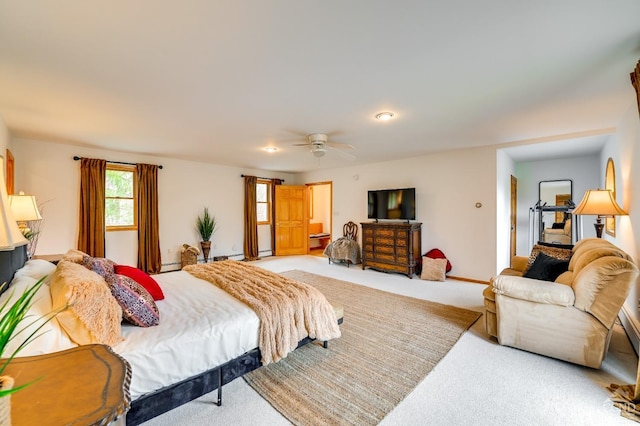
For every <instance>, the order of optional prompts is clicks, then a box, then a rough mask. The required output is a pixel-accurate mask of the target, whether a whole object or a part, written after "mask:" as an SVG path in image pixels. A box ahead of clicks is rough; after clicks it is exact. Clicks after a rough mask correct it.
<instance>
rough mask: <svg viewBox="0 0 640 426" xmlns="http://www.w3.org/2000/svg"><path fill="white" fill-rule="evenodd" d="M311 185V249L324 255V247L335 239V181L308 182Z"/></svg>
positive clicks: (311, 251) (316, 253)
mask: <svg viewBox="0 0 640 426" xmlns="http://www.w3.org/2000/svg"><path fill="white" fill-rule="evenodd" d="M307 186H308V187H309V209H308V211H309V230H310V231H309V234H310V235H309V251H308V253H309V254H311V255H316V256H323V252H324V248H325V247H326V246H327V244H329V243H330V242H331V241H333V235H332V229H333V215H332V212H333V183H332V182H314V183H308V184H307Z"/></svg>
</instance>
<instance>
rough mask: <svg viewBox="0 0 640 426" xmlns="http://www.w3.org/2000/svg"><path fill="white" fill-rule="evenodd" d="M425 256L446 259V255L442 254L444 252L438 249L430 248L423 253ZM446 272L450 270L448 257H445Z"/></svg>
mask: <svg viewBox="0 0 640 426" xmlns="http://www.w3.org/2000/svg"><path fill="white" fill-rule="evenodd" d="M424 255H425V256H426V257H429V258H431V259H447V256H445V255H444V253H443V252H442V251H441V250H440V249H437V248H435V249H431V250H429V251H428V252H426V253H425V254H424ZM446 271H447V272H449V271H451V262H449V259H447V269H446Z"/></svg>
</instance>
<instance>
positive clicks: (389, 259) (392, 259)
mask: <svg viewBox="0 0 640 426" xmlns="http://www.w3.org/2000/svg"><path fill="white" fill-rule="evenodd" d="M374 259H375V260H386V261H387V262H395V261H396V256H395V255H394V254H393V253H380V252H379V251H378V252H376V254H375V257H374Z"/></svg>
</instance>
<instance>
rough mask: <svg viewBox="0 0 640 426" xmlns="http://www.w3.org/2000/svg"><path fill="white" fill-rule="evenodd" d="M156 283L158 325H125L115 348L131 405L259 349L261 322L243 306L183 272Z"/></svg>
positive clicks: (157, 277)
mask: <svg viewBox="0 0 640 426" xmlns="http://www.w3.org/2000/svg"><path fill="white" fill-rule="evenodd" d="M154 278H155V280H156V281H157V282H158V283H159V284H160V287H161V288H162V291H163V292H164V295H165V298H164V300H159V301H157V302H156V303H157V305H158V309H159V310H160V324H159V325H158V326H155V327H150V328H140V327H136V326H133V325H128V324H126V323H123V325H122V335H123V337H124V339H125V340H124V341H123V342H121V343H119V344H117V345H116V346H114V347H113V349H114V351H115V352H116V353H118V354H120V355H121V356H123V357H124V358H125V359H126V360H127V361H129V363H130V364H131V368H132V372H133V374H132V379H131V387H130V392H131V398H132V399H133V400H135V399H137V398H139V397H140V396H142V395H144V394H146V393H149V392H153V391H155V390H158V389H161V388H163V387H165V386H168V385H171V384H173V383H176V382H179V381H181V380H184V379H187V378H189V377H191V376H194V375H196V374H199V373H202V372H204V371H206V370H209V369H211V368H214V367H216V366H218V365H221V364H224V363H225V362H227V361H230V360H231V359H233V358H236V357H238V356H240V355H242V354H243V353H245V352H247V351H249V350H251V349H254V348H256V347H258V329H259V326H260V321H259V320H258V317H257V315H256V314H255V312H254V311H253V310H251V309H250V308H249V307H248V306H247V305H245V304H244V303H242V302H240V301H238V300H236V299H235V298H233V297H232V296H230V295H229V294H227V293H226V292H224V291H223V290H220V289H219V288H218V287H216V286H214V285H213V284H210V283H208V282H206V281H203V280H200V279H198V278H195V277H193V276H192V275H191V274H189V273H187V272H183V271H177V272H170V273H166V274H159V275H154Z"/></svg>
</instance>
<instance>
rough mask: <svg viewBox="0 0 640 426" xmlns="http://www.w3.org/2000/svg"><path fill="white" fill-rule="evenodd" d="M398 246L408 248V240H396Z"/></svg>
mask: <svg viewBox="0 0 640 426" xmlns="http://www.w3.org/2000/svg"><path fill="white" fill-rule="evenodd" d="M396 245H397V246H399V247H406V246H407V240H406V239H405V238H398V239H396Z"/></svg>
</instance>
